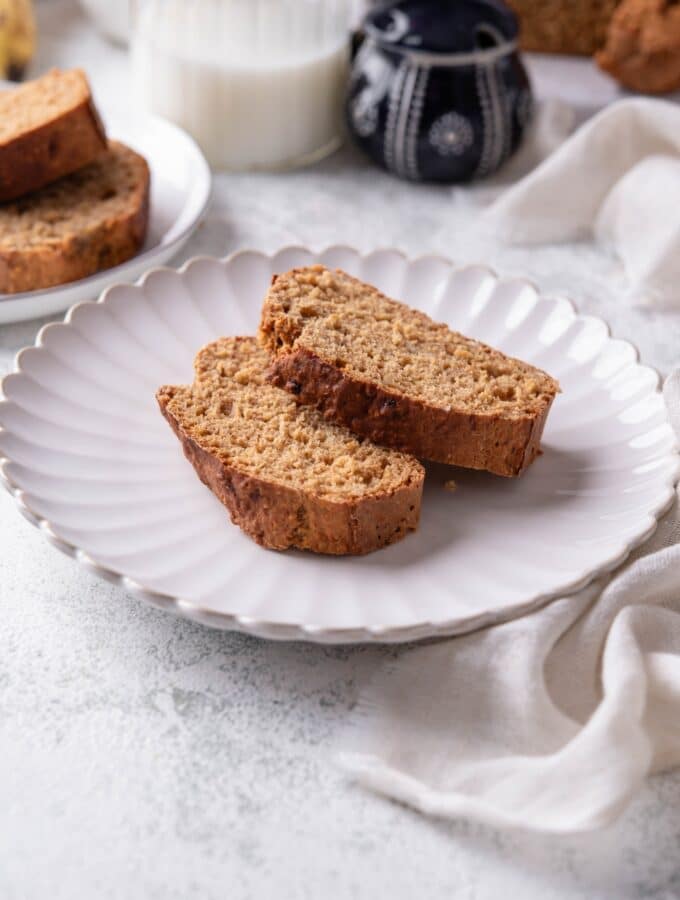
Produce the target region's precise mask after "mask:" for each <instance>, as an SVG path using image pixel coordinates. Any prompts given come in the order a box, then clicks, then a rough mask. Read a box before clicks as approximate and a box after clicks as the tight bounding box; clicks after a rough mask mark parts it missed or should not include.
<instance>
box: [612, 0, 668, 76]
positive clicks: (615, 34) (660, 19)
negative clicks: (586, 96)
mask: <svg viewBox="0 0 680 900" xmlns="http://www.w3.org/2000/svg"><path fill="white" fill-rule="evenodd" d="M597 63H598V65H599V66H600V68H602V69H604V70H605V72H608V73H609V74H610V75H613V77H614V78H616V79H617V80H618V81H620V82H621V84H622V85H624V86H625V87H627V88H630V89H631V90H633V91H641V92H643V93H646V94H662V93H667V92H669V91H674V90H677V89H679V88H680V5H678V3H677V2H670V0H623V2H622V3H621V5H620V6H619V7H618V9H617V10H616V13H615V14H614V17H613V19H612V21H611V24H610V26H609V31H608V33H607V41H606V44H605V46H604V48H603V49H602V50H601V51H600V52H599V53H598V54H597Z"/></svg>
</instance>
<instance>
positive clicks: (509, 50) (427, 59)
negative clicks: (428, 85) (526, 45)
mask: <svg viewBox="0 0 680 900" xmlns="http://www.w3.org/2000/svg"><path fill="white" fill-rule="evenodd" d="M363 32H364V34H365V35H366V38H367V39H369V40H370V41H371V42H372V43H373V44H375V45H376V46H378V47H380V48H381V50H387V51H388V52H389V53H395V54H397V55H399V56H406V57H408V58H409V59H412V60H413V61H414V62H417V63H418V64H419V65H423V66H439V67H442V68H443V67H446V68H455V67H457V66H476V65H489V64H491V63H494V62H496V61H497V60H499V59H502V58H503V57H505V56H510V55H511V54H513V53H516V52H517V50H518V46H519V44H518V41H517V38H513V39H512V40H508V41H504V42H503V43H502V44H498V45H497V46H495V47H489V48H479V49H477V50H468V51H463V52H459V53H440V52H438V51H436V50H421V49H420V48H419V47H404V45H403V44H394V43H392V42H390V41H386V40H385V39H384V37H382V33H381V32H380V31H379V30H378V29H377V28H376V27H375V25H373V23H372V22H365V23H364V26H363Z"/></svg>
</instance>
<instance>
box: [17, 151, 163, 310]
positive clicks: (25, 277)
mask: <svg viewBox="0 0 680 900" xmlns="http://www.w3.org/2000/svg"><path fill="white" fill-rule="evenodd" d="M130 152H132V151H130ZM135 156H136V157H137V159H138V160H139V161H140V165H139V172H140V181H139V184H138V185H137V189H136V191H135V192H134V193H133V195H132V196H131V198H130V203H129V206H128V209H127V210H126V211H125V212H121V213H120V214H118V215H117V216H116V217H115V218H106V219H104V220H103V221H101V222H100V223H98V224H97V225H95V226H93V227H92V228H90V229H89V230H88V231H87V232H86V233H78V232H73V233H72V234H69V235H67V236H64V238H63V239H62V240H61V241H60V242H59V243H55V244H52V243H49V244H48V243H45V244H37V245H34V246H24V247H14V248H7V247H3V246H2V245H0V293H6V294H15V293H19V292H21V291H33V290H39V289H44V288H49V287H54V286H56V285H60V284H67V283H69V282H71V281H78V280H79V279H81V278H87V277H88V276H90V275H93V274H95V273H96V272H99V271H102V270H103V269H110V268H112V267H113V266H117V265H119V264H120V263H123V262H126V261H127V260H128V259H130V258H132V257H133V256H134V255H135V254H136V253H138V252H139V250H140V248H141V247H142V245H143V243H144V239H145V237H146V232H147V227H148V222H149V193H150V180H151V178H150V173H149V168H148V166H147V164H146V162H145V161H144V160H143V159H142V157H140V156H138V155H137V154H135ZM142 163H143V165H142Z"/></svg>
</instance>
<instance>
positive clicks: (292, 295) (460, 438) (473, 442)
mask: <svg viewBox="0 0 680 900" xmlns="http://www.w3.org/2000/svg"><path fill="white" fill-rule="evenodd" d="M259 336H260V340H261V342H262V344H263V346H264V347H265V348H266V349H267V350H268V351H269V353H270V354H271V355H272V362H271V366H270V370H269V378H270V380H271V383H272V384H274V385H276V386H278V387H281V388H285V389H286V390H288V391H289V392H290V393H291V394H292V395H294V396H295V398H296V400H297V401H298V402H299V403H302V404H308V405H312V406H315V407H317V408H318V409H319V410H321V411H322V412H323V414H324V415H325V416H326V417H327V418H328V419H330V420H332V421H335V422H338V423H341V424H343V425H346V426H347V427H349V428H350V429H351V430H352V431H354V432H355V433H357V434H360V435H363V436H364V437H367V438H369V439H371V440H373V441H375V442H376V443H378V444H382V445H384V446H387V447H392V448H395V449H398V450H402V451H404V452H406V453H412V454H413V455H414V456H418V457H421V458H423V459H430V460H435V461H437V462H443V463H449V464H451V465H457V466H465V467H468V468H472V469H485V470H487V471H489V472H494V473H496V474H498V475H506V476H513V475H519V474H520V472H522V471H523V470H524V469H525V468H526V467H527V466H528V465H529V464H530V463H531V462H532V460H533V459H534V458H535V457H536V456H537V454H538V452H539V445H540V439H541V434H542V432H543V426H544V425H545V421H546V418H547V415H548V411H549V409H550V406H551V404H552V402H553V399H554V397H555V394H556V393H557V392H558V391H559V386H558V384H557V382H556V381H555V380H554V379H552V378H551V377H550V376H549V375H546V374H545V372H542V371H540V370H539V369H536V368H534V367H533V366H530V365H528V364H527V363H524V362H520V361H519V360H516V359H512V358H510V357H508V356H505V355H504V354H502V353H500V352H498V351H497V350H493V349H492V348H491V347H488V346H486V345H485V344H482V343H480V342H478V341H474V340H471V339H469V338H466V337H464V336H463V335H461V334H458V333H456V332H454V331H451V330H450V329H449V328H448V327H447V326H446V325H441V324H438V323H436V322H433V321H432V319H430V318H429V317H428V316H426V315H425V314H424V313H422V312H418V311H417V310H414V309H411V308H409V307H408V306H406V305H405V304H403V303H399V302H397V301H396V300H391V299H389V298H388V297H386V296H384V295H383V294H381V293H380V291H378V290H377V289H376V288H374V287H372V286H371V285H368V284H364V283H363V282H361V281H359V280H357V279H356V278H352V277H350V276H349V275H347V274H345V273H344V272H342V271H339V270H336V271H330V270H328V269H325V268H324V267H323V266H312V267H308V268H304V269H294V270H293V271H291V272H288V273H287V274H285V275H276V276H274V278H273V280H272V285H271V287H270V289H269V292H268V294H267V297H266V299H265V302H264V306H263V310H262V319H261V324H260V335H259Z"/></svg>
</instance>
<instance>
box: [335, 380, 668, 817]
mask: <svg viewBox="0 0 680 900" xmlns="http://www.w3.org/2000/svg"><path fill="white" fill-rule="evenodd" d="M665 396H666V401H667V403H668V404H669V407H671V408H672V409H673V417H674V420H675V424H677V416H678V406H677V400H678V398H679V397H680V373H677V372H676V373H674V374H673V375H672V376H671V377H670V378H669V380H668V382H667V384H666V388H665ZM679 531H680V515H679V511H678V501H677V496H676V499H675V502H674V505H673V508H672V510H671V511H670V512H669V513H668V514H667V515H666V517H665V518H664V519H663V520H662V522H661V523H660V525H659V528H658V529H657V531H656V533H655V534H654V536H653V538H652V539H651V540H650V541H649V542H648V543H647V544H646V545H645V546H644V547H642V548H640V549H638V550H637V551H635V553H634V554H633V555H632V557H631V558H630V559H629V560H628V561H627V562H626V563H625V564H624V565H623V566H622V567H621V568H620V569H619V570H618V571H617V572H616V573H614V574H613V575H612V576H610V577H608V578H602V579H599V580H598V581H596V582H595V583H593V584H591V585H590V586H589V587H587V588H585V589H584V590H582V591H581V592H579V593H578V594H575V595H572V596H569V597H564V598H561V599H558V600H555V601H553V602H552V603H550V604H548V605H547V606H545V607H544V608H543V609H541V610H539V611H537V612H535V613H533V614H531V615H529V616H527V617H525V618H523V619H519V620H517V621H513V622H509V623H507V624H504V625H500V626H497V627H495V628H491V629H487V630H484V631H479V632H476V633H473V634H470V635H466V636H463V637H458V638H452V639H450V640H446V641H442V642H439V643H436V644H431V645H427V646H419V647H416V648H415V649H411V650H408V651H405V652H404V653H403V654H402V655H401V656H400V657H399V658H398V660H397V661H396V662H393V663H390V665H389V666H386V667H385V668H383V669H381V670H379V671H378V672H377V673H376V674H375V675H374V676H373V678H372V680H371V682H370V683H369V684H368V685H367V686H366V687H365V689H364V690H363V691H362V693H361V695H360V698H359V702H358V704H357V708H356V710H355V713H354V715H353V719H352V721H351V723H350V725H349V727H348V729H347V731H346V732H345V733H344V735H343V736H342V739H341V742H340V745H341V748H340V753H339V761H340V764H341V765H342V766H343V767H344V768H345V770H346V771H347V772H348V773H350V774H351V775H352V776H353V777H354V778H356V779H357V780H358V781H359V782H360V783H361V784H363V785H364V786H365V787H367V788H370V789H372V790H374V791H377V792H378V793H381V794H384V795H387V796H390V797H393V798H394V799H397V800H400V801H402V802H404V803H407V804H408V805H410V806H413V807H414V808H416V809H418V810H420V811H421V812H423V813H425V814H427V815H433V816H443V817H449V818H459V817H465V818H470V819H474V820H477V821H480V822H485V823H487V824H491V825H494V826H497V827H508V826H513V827H521V828H525V829H532V830H536V831H543V832H554V833H572V832H583V831H589V830H592V829H595V828H599V827H602V826H604V825H607V824H609V823H610V822H612V821H613V820H614V819H615V818H616V817H617V816H618V815H620V813H621V812H622V811H623V810H624V809H625V808H626V807H627V805H628V804H629V802H630V800H631V798H632V797H633V796H634V794H635V792H636V791H637V789H638V788H639V786H640V784H641V783H642V781H643V780H644V778H645V777H646V776H647V775H648V774H650V773H651V772H659V771H664V770H666V769H669V768H673V767H676V766H678V765H680V545H675V542H676V541H677V538H678V532H679Z"/></svg>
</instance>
